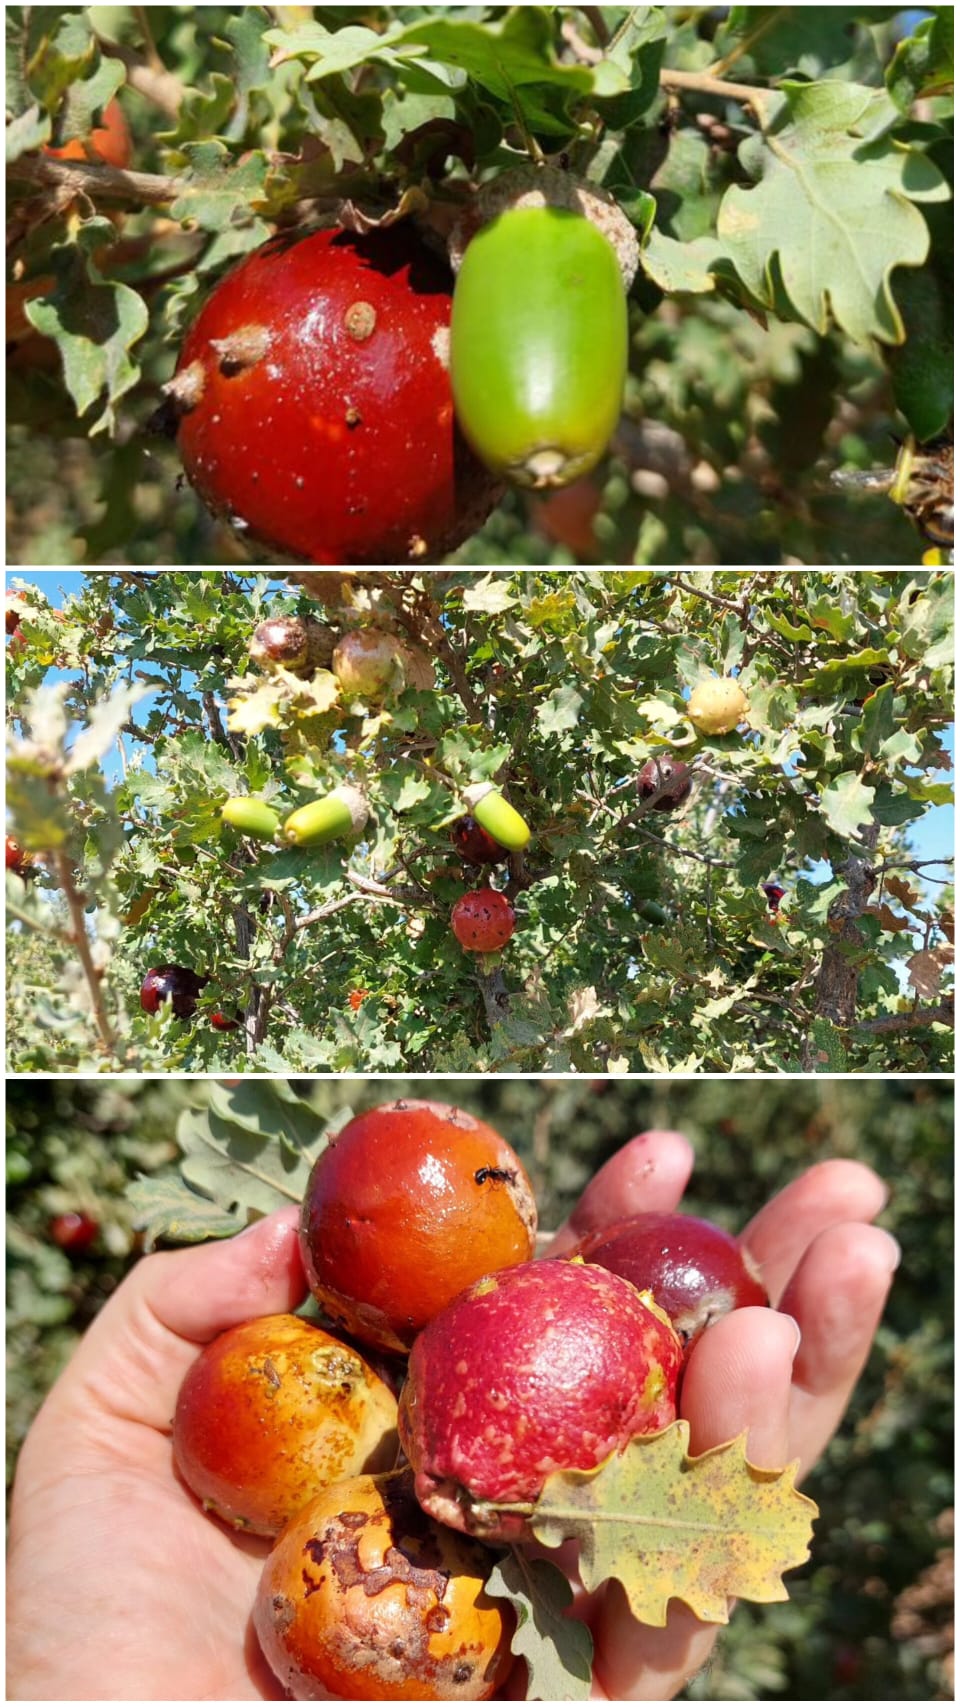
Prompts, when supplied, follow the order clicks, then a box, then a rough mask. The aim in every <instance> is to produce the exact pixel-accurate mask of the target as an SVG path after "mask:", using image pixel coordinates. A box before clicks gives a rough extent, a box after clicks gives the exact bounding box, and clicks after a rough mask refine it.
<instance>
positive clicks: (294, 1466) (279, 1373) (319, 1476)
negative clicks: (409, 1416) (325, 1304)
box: [173, 1315, 397, 1535]
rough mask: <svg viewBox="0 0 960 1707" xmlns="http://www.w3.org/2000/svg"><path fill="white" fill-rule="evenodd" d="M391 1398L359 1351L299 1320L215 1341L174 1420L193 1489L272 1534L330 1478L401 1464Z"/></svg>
mask: <svg viewBox="0 0 960 1707" xmlns="http://www.w3.org/2000/svg"><path fill="white" fill-rule="evenodd" d="M396 1416H397V1406H396V1401H395V1399H394V1397H393V1394H392V1393H391V1391H390V1389H389V1387H388V1386H387V1385H386V1383H385V1382H384V1381H383V1380H381V1378H380V1376H379V1375H377V1373H376V1372H375V1371H374V1370H373V1369H372V1368H371V1367H370V1365H369V1364H368V1363H367V1362H366V1360H365V1359H364V1358H363V1357H361V1356H360V1354H359V1352H357V1351H354V1349H353V1347H352V1346H347V1345H343V1344H341V1342H340V1341H339V1340H337V1339H334V1338H333V1336H332V1335H331V1334H328V1333H325V1332H324V1330H323V1329H322V1328H319V1327H315V1326H314V1325H313V1324H312V1323H311V1322H306V1321H302V1320H301V1319H300V1317H299V1316H287V1315H282V1316H261V1317H259V1318H258V1319H257V1320H256V1321H252V1322H244V1323H243V1324H242V1325H241V1326H239V1327H236V1328H229V1329H228V1330H227V1332H226V1333H223V1334H220V1335H219V1336H218V1338H217V1339H215V1340H213V1341H212V1342H211V1344H210V1345H208V1346H206V1347H205V1348H204V1350H203V1351H202V1352H201V1353H200V1356H199V1357H198V1358H197V1360H196V1362H195V1363H194V1364H192V1365H191V1367H190V1369H188V1371H187V1374H186V1376H185V1378H184V1382H183V1385H182V1387H181V1389H180V1394H179V1397H178V1399H177V1409H176V1414H175V1417H174V1423H173V1450H174V1457H175V1459H176V1463H177V1467H178V1469H179V1471H180V1474H181V1475H182V1477H183V1479H184V1481H185V1482H186V1483H187V1486H188V1487H189V1488H190V1489H191V1490H192V1492H193V1493H194V1494H196V1496H197V1498H198V1499H200V1500H202V1501H203V1503H204V1505H205V1506H206V1507H207V1509H208V1510H210V1511H212V1512H213V1513H214V1514H215V1515H216V1516H217V1517H221V1518H223V1519H224V1521H225V1522H227V1523H232V1524H235V1525H236V1527H237V1528H242V1529H249V1530H251V1531H253V1532H254V1533H255V1534H257V1535H276V1534H277V1533H278V1531H279V1530H280V1529H281V1528H282V1527H283V1525H284V1524H285V1523H286V1522H287V1521H288V1519H289V1518H291V1517H293V1516H294V1514H295V1513H296V1512H298V1511H299V1510H300V1508H301V1507H302V1506H303V1505H305V1504H306V1502H307V1501H308V1500H309V1499H311V1498H312V1497H313V1496H314V1495H315V1494H316V1493H317V1492H318V1490H319V1489H320V1488H323V1487H326V1486H327V1484H328V1483H335V1482H341V1481H343V1480H345V1479H346V1478H347V1477H350V1476H357V1475H359V1474H360V1473H361V1471H374V1470H385V1469H388V1468H389V1467H390V1465H391V1464H393V1462H394V1460H395V1457H396V1449H397V1435H396Z"/></svg>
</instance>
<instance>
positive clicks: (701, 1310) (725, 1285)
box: [575, 1210, 768, 1345]
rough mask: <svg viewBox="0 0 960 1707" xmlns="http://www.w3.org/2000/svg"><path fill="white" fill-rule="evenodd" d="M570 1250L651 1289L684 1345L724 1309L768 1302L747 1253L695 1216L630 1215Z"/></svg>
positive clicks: (588, 1236)
mask: <svg viewBox="0 0 960 1707" xmlns="http://www.w3.org/2000/svg"><path fill="white" fill-rule="evenodd" d="M575 1254H577V1255H579V1256H582V1257H583V1259H584V1261H585V1262H592V1263H599V1264H600V1265H601V1267H602V1268H608V1269H610V1270H611V1272H612V1273H614V1274H621V1275H623V1277H624V1279H625V1280H630V1281H632V1282H633V1285H634V1286H637V1287H639V1288H640V1289H641V1290H644V1289H648V1290H649V1291H651V1292H652V1293H653V1296H654V1298H655V1299H656V1301H657V1303H658V1304H659V1305H660V1308H661V1309H662V1310H665V1311H666V1312H667V1315H668V1316H669V1317H670V1320H671V1322H672V1323H673V1325H674V1327H675V1328H676V1330H677V1332H678V1334H680V1336H681V1338H682V1339H683V1340H685V1341H687V1342H688V1345H689V1344H690V1343H692V1341H693V1340H694V1339H695V1338H696V1336H697V1334H699V1333H700V1332H701V1331H702V1330H703V1329H704V1328H705V1327H709V1325H710V1323H711V1322H713V1321H715V1320H716V1318H717V1317H718V1316H724V1315H726V1313H727V1311H728V1310H737V1309H740V1308H741V1307H742V1306H743V1305H745V1304H766V1303H767V1301H768V1300H767V1294H766V1292H765V1291H764V1289H763V1287H762V1285H761V1284H760V1278H759V1275H758V1273H757V1269H756V1266H755V1264H754V1262H753V1260H752V1258H751V1256H750V1254H749V1252H748V1251H745V1250H744V1249H743V1247H742V1246H741V1245H739V1244H738V1243H737V1240H736V1239H735V1238H734V1236H733V1234H732V1233H727V1232H725V1231H724V1229H723V1228H722V1227H715V1226H714V1225H713V1222H712V1221H703V1220H701V1219H700V1217H699V1216H697V1215H671V1214H667V1213H666V1212H664V1213H659V1212H657V1211H655V1210H649V1211H647V1212H646V1213H645V1214H642V1215H632V1216H629V1217H628V1218H627V1219H626V1220H624V1221H617V1222H615V1223H614V1224H613V1225H612V1226H610V1227H601V1228H600V1229H599V1230H598V1231H597V1232H595V1233H589V1234H588V1235H587V1237H586V1238H585V1239H581V1241H580V1243H579V1245H578V1246H577V1247H576V1253H575Z"/></svg>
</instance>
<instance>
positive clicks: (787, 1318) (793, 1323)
mask: <svg viewBox="0 0 960 1707" xmlns="http://www.w3.org/2000/svg"><path fill="white" fill-rule="evenodd" d="M780 1313H781V1315H782V1316H783V1319H784V1321H785V1322H789V1323H790V1325H791V1327H792V1328H793V1331H794V1333H795V1335H796V1339H795V1340H794V1342H793V1352H792V1354H791V1355H792V1356H793V1357H796V1355H797V1352H798V1351H799V1350H800V1341H801V1339H802V1338H803V1336H802V1334H801V1332H800V1323H799V1322H798V1321H797V1318H796V1316H788V1315H787V1313H786V1311H785V1310H782V1311H781V1312H780Z"/></svg>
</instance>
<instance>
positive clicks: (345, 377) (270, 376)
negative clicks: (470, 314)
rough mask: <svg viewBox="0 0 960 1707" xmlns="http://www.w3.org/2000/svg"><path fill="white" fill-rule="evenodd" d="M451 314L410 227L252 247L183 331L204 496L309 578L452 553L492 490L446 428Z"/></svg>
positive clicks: (443, 275)
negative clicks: (315, 569)
mask: <svg viewBox="0 0 960 1707" xmlns="http://www.w3.org/2000/svg"><path fill="white" fill-rule="evenodd" d="M450 303H451V281H450V277H449V274H448V272H447V269H446V267H445V265H444V263H443V262H442V261H441V260H439V259H438V258H436V257H435V256H434V255H433V254H432V252H431V251H429V250H428V249H426V248H425V247H424V245H423V244H422V242H421V241H420V239H419V238H418V237H417V236H416V234H415V233H413V232H412V231H411V230H410V229H409V227H405V226H392V227H390V228H389V229H388V230H380V231H374V232H371V233H370V234H369V235H366V236H359V235H355V234H353V233H351V232H348V231H343V230H340V229H333V230H328V231H318V232H314V233H313V234H312V235H310V236H307V237H302V238H299V239H297V238H296V237H291V236H290V235H282V236H279V237H275V238H272V239H271V240H270V241H269V242H267V243H265V244H263V246H262V247H261V248H259V249H257V250H255V251H254V253H253V254H252V255H249V256H248V257H247V259H246V260H244V261H242V262H241V263H240V265H239V266H238V267H235V268H234V270H233V271H232V272H231V273H229V274H228V275H227V276H226V278H224V279H223V281H222V282H221V283H220V284H219V285H218V286H217V287H216V289H215V290H214V291H213V293H212V295H211V296H210V297H209V299H208V301H207V303H206V305H205V306H204V308H203V309H202V310H201V312H200V314H199V316H198V317H197V319H196V321H195V322H194V324H193V326H192V327H191V328H190V331H189V332H188V334H187V337H186V340H185V342H184V345H183V349H182V352H181V355H180V362H179V365H178V370H177V378H176V379H175V381H174V385H173V396H174V399H175V405H176V410H177V413H178V415H179V427H178V434H177V437H178V444H179V447H180V453H181V455H182V457H183V464H184V468H185V469H186V472H187V477H188V479H189V480H190V481H191V483H192V484H193V485H194V486H195V487H196V489H197V491H198V492H199V493H200V495H201V497H202V498H204V499H205V501H206V502H207V504H209V506H210V507H211V509H213V510H214V511H216V512H218V513H220V514H223V515H225V516H227V517H230V518H233V519H234V521H236V522H237V523H239V524H240V526H241V527H243V528H246V529H249V530H250V531H251V532H252V534H253V535H255V536H256V537H257V538H259V539H262V540H263V541H265V542H266V543H268V544H270V545H273V546H274V547H276V548H277V549H278V550H280V551H283V552H285V553H287V554H289V555H291V556H294V557H299V558H302V559H305V560H306V561H307V562H310V563H338V564H339V563H394V562H397V563H407V562H419V561H421V560H422V559H424V558H426V557H436V556H440V555H442V554H443V553H444V552H445V551H448V550H452V549H453V547H454V546H455V545H456V544H458V543H459V542H460V540H462V539H464V538H466V537H467V535H468V534H469V533H471V532H473V531H475V529H476V528H477V527H478V526H479V525H480V522H481V521H482V519H483V517H484V515H485V514H486V512H487V510H488V509H489V507H490V505H491V504H492V503H493V501H494V499H495V496H496V488H495V485H494V483H493V482H492V480H491V479H490V477H489V476H488V475H487V474H486V472H485V471H484V470H482V469H481V468H480V466H479V465H478V464H477V463H476V461H475V459H474V458H473V457H472V455H471V454H470V452H469V451H468V450H467V448H466V446H465V445H464V443H463V441H462V440H461V439H460V438H459V435H458V434H457V433H456V430H455V425H454V417H453V399H452V395H451V391H450V379H449V373H448V357H449V348H448V346H449V325H450Z"/></svg>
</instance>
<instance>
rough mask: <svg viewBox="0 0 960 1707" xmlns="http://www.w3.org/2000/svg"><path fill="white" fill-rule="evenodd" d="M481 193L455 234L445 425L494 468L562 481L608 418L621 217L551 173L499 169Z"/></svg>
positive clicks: (616, 351)
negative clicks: (463, 230)
mask: <svg viewBox="0 0 960 1707" xmlns="http://www.w3.org/2000/svg"><path fill="white" fill-rule="evenodd" d="M501 185H504V186H505V193H501V191H500V186H501ZM530 186H532V187H530ZM484 197H486V202H485V204H484V206H483V207H482V209H481V213H480V214H479V216H478V217H479V218H480V219H481V220H483V218H484V217H486V220H487V222H486V223H481V225H480V229H479V230H475V232H474V234H472V235H471V234H469V233H468V234H467V238H466V241H465V242H463V239H462V238H461V239H459V241H460V242H461V243H463V248H462V260H461V262H460V268H459V272H458V274H457V281H456V285H455V287H454V293H453V311H452V318H451V323H450V380H451V386H452V389H453V398H454V406H455V408H456V413H457V420H458V422H459V425H460V427H461V430H462V431H463V434H464V436H465V437H466V438H467V439H468V441H469V443H470V445H471V446H472V448H473V450H474V451H475V452H476V454H477V455H478V456H479V457H480V459H481V461H482V462H484V463H486V465H487V467H488V468H490V469H491V470H492V471H493V472H494V473H495V474H497V475H499V476H501V477H502V478H505V479H507V480H510V481H513V482H514V483H515V484H516V485H519V486H528V487H538V488H540V487H557V486H567V485H569V484H570V483H571V482H572V481H574V480H577V479H579V478H580V476H581V475H583V474H586V473H587V472H588V470H589V469H591V468H593V466H594V464H595V463H597V462H598V461H599V459H600V457H601V456H602V455H603V453H604V451H605V450H606V448H607V445H608V444H609V442H610V438H611V436H612V434H613V431H614V428H615V427H616V424H617V421H618V419H619V415H620V408H621V404H622V401H623V388H624V382H625V379H626V373H627V348H628V326H627V304H626V295H625V289H624V280H625V276H628V277H632V271H630V270H629V263H628V264H627V266H622V263H621V258H620V239H621V227H622V226H623V225H627V222H626V221H625V220H624V218H623V215H622V214H620V211H619V209H617V208H616V206H615V204H614V205H613V207H612V208H611V206H610V198H605V199H604V197H603V192H596V191H594V190H593V189H591V188H590V187H588V186H584V185H580V184H579V183H578V182H577V180H576V179H572V178H570V177H569V175H568V174H566V173H561V172H557V171H556V170H555V169H553V168H544V169H542V170H540V171H527V172H525V173H523V174H520V175H519V180H518V175H517V174H514V173H508V174H505V177H504V179H503V180H497V181H496V183H495V184H493V185H491V186H488V187H487V189H486V190H485V191H484V192H482V193H481V198H480V200H481V203H482V204H483V203H484ZM598 202H599V205H600V208H601V210H602V211H601V214H597V213H596V207H597V204H598ZM498 209H500V210H501V211H497V210H498ZM488 210H489V211H488ZM474 224H475V220H474ZM601 225H602V226H603V229H601ZM627 230H628V231H629V233H630V236H629V245H632V249H631V254H632V256H634V257H635V253H636V239H635V237H634V236H633V233H632V231H631V230H630V228H629V226H628V225H627ZM457 241H458V239H455V244H454V254H453V260H454V265H456V244H457ZM615 245H616V247H615ZM629 245H628V244H627V242H626V240H624V248H626V247H628V246H629ZM632 264H634V265H635V259H634V260H633V263H632Z"/></svg>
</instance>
